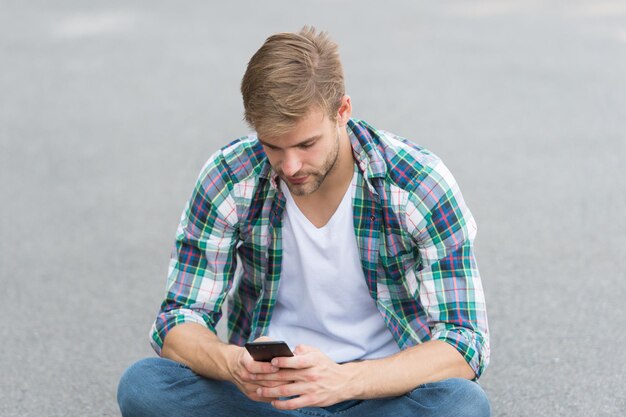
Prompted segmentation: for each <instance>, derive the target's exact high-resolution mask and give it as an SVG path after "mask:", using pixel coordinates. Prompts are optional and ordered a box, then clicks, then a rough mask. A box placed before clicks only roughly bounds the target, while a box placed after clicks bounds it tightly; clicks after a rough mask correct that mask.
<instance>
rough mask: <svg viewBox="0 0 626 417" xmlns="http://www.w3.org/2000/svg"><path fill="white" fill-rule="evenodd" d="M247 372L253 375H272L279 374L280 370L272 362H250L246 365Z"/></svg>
mask: <svg viewBox="0 0 626 417" xmlns="http://www.w3.org/2000/svg"><path fill="white" fill-rule="evenodd" d="M244 366H245V368H246V370H247V371H248V372H250V373H251V374H272V373H274V372H278V370H279V368H278V367H277V366H274V365H273V364H271V363H270V362H257V361H254V360H253V361H250V362H247V363H245V364H244Z"/></svg>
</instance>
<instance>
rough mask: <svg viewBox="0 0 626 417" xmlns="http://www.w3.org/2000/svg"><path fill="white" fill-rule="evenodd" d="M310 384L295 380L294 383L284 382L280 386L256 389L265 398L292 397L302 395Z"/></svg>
mask: <svg viewBox="0 0 626 417" xmlns="http://www.w3.org/2000/svg"><path fill="white" fill-rule="evenodd" d="M307 386H308V384H305V383H302V382H294V383H292V384H284V385H281V386H279V387H259V388H258V389H257V390H256V393H257V395H259V396H261V397H265V398H280V397H292V396H294V395H301V394H302V393H304V392H306V387H307Z"/></svg>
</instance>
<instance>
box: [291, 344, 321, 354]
mask: <svg viewBox="0 0 626 417" xmlns="http://www.w3.org/2000/svg"><path fill="white" fill-rule="evenodd" d="M316 351H317V349H315V348H314V347H313V346H308V345H298V346H296V348H295V349H294V351H293V353H295V354H296V355H304V354H305V353H309V352H316Z"/></svg>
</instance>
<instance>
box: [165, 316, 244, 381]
mask: <svg viewBox="0 0 626 417" xmlns="http://www.w3.org/2000/svg"><path fill="white" fill-rule="evenodd" d="M239 349H240V348H239V347H238V346H234V345H228V344H226V343H224V342H222V341H221V340H220V339H219V338H218V337H217V336H216V335H215V334H214V333H213V332H212V331H210V330H209V329H207V328H206V327H204V326H202V325H200V324H197V323H184V324H179V325H177V326H175V327H174V328H172V329H171V330H170V331H169V332H168V334H167V336H166V338H165V341H164V343H163V349H162V351H161V356H163V357H164V358H168V359H171V360H174V361H176V362H180V363H182V364H184V365H186V366H188V367H190V368H191V369H192V370H193V371H194V372H195V373H197V374H199V375H202V376H205V377H207V378H212V379H218V380H225V381H231V380H232V372H231V370H232V363H233V361H235V360H236V357H237V355H238V350H239Z"/></svg>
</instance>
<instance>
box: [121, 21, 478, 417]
mask: <svg viewBox="0 0 626 417" xmlns="http://www.w3.org/2000/svg"><path fill="white" fill-rule="evenodd" d="M241 91H242V95H243V100H244V107H245V117H246V120H247V121H248V123H249V124H250V125H251V126H252V127H253V128H254V129H255V130H256V135H251V136H247V137H244V138H241V139H239V140H237V141H235V142H233V143H231V144H230V145H228V146H226V147H224V148H222V149H221V150H220V151H218V152H217V153H215V154H214V155H213V156H212V157H211V158H210V159H209V161H208V162H207V164H206V165H205V166H204V168H203V170H202V172H201V174H200V176H199V179H198V181H197V184H196V187H195V190H194V192H193V195H192V196H191V199H190V201H189V203H188V205H187V207H186V209H185V211H184V213H183V216H182V219H181V222H180V226H179V229H178V235H177V239H176V246H175V250H174V252H173V255H172V261H171V264H170V271H169V279H168V290H167V295H166V298H165V300H164V301H163V303H162V305H161V310H160V312H159V314H158V316H157V318H156V321H155V324H154V326H153V328H152V333H151V340H152V345H153V347H154V348H155V350H156V352H157V353H159V355H160V358H152V359H146V360H143V361H140V362H138V363H136V364H135V365H133V366H132V367H130V368H129V369H128V370H127V371H126V373H125V374H124V376H123V377H122V380H121V382H120V386H119V390H118V402H119V405H120V408H121V410H122V414H123V415H124V416H246V415H249V416H302V415H328V414H332V413H336V412H337V413H338V412H341V414H342V415H344V416H356V415H358V416H360V417H364V416H455V417H459V416H487V415H489V414H490V406H489V402H488V400H487V398H486V396H485V394H484V392H483V391H482V389H481V388H480V387H479V386H478V384H477V383H476V382H474V381H473V380H475V379H477V378H478V376H480V374H481V373H482V371H483V370H484V369H485V367H486V366H487V363H488V358H489V347H488V346H489V342H488V330H487V316H486V312H485V303H484V299H483V293H482V287H481V282H480V277H479V274H478V270H477V267H476V263H475V259H474V254H473V249H472V241H473V239H474V236H475V233H476V225H475V222H474V220H473V217H472V215H471V213H470V212H469V210H468V208H467V207H466V205H465V203H464V201H463V198H462V196H461V193H460V191H459V189H458V186H457V184H456V183H455V181H454V178H453V177H452V175H451V174H450V172H449V171H448V170H447V169H446V167H445V166H444V165H443V164H442V162H441V161H440V160H439V159H438V158H437V157H436V156H434V155H433V154H431V153H430V152H428V151H427V150H425V149H423V148H420V147H418V146H417V145H415V144H413V143H411V142H409V141H407V140H406V139H402V138H400V137H397V136H395V135H393V134H391V133H387V132H383V131H379V130H376V129H375V128H373V127H372V126H370V125H368V124H367V123H365V122H363V121H359V120H355V119H352V118H351V115H352V103H351V100H350V97H348V96H347V95H345V90H344V81H343V70H342V66H341V63H340V60H339V56H338V52H337V46H336V44H334V43H333V42H332V41H331V40H330V39H329V38H328V36H327V35H326V34H324V33H317V32H316V31H315V29H313V28H304V29H303V30H302V31H300V32H299V33H281V34H277V35H274V36H272V37H270V38H268V39H267V41H266V42H265V44H264V45H263V46H262V47H261V48H260V49H259V50H258V51H257V52H256V54H255V55H254V56H253V57H252V59H251V60H250V62H249V64H248V67H247V71H246V73H245V75H244V77H243V81H242V86H241ZM237 266H239V268H236V267H237ZM236 272H237V275H238V277H237V278H238V279H236V277H235V275H236ZM233 287H234V288H235V290H234V292H233V295H232V299H231V300H230V303H229V321H228V324H229V333H230V344H226V343H223V342H221V341H220V340H219V339H218V337H217V336H216V335H215V326H216V324H217V322H218V320H219V319H220V316H221V310H222V305H223V303H224V301H225V300H226V299H227V296H228V293H229V291H230V290H231V288H233ZM258 339H261V340H267V339H280V340H285V341H286V342H287V343H288V344H289V346H290V347H291V348H292V349H294V353H295V356H294V357H280V358H275V359H273V360H272V361H271V362H269V363H266V362H257V361H254V360H253V359H252V357H251V356H250V354H249V353H248V352H247V351H246V349H244V348H243V347H241V346H242V345H243V344H244V343H245V342H248V341H253V340H258Z"/></svg>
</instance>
